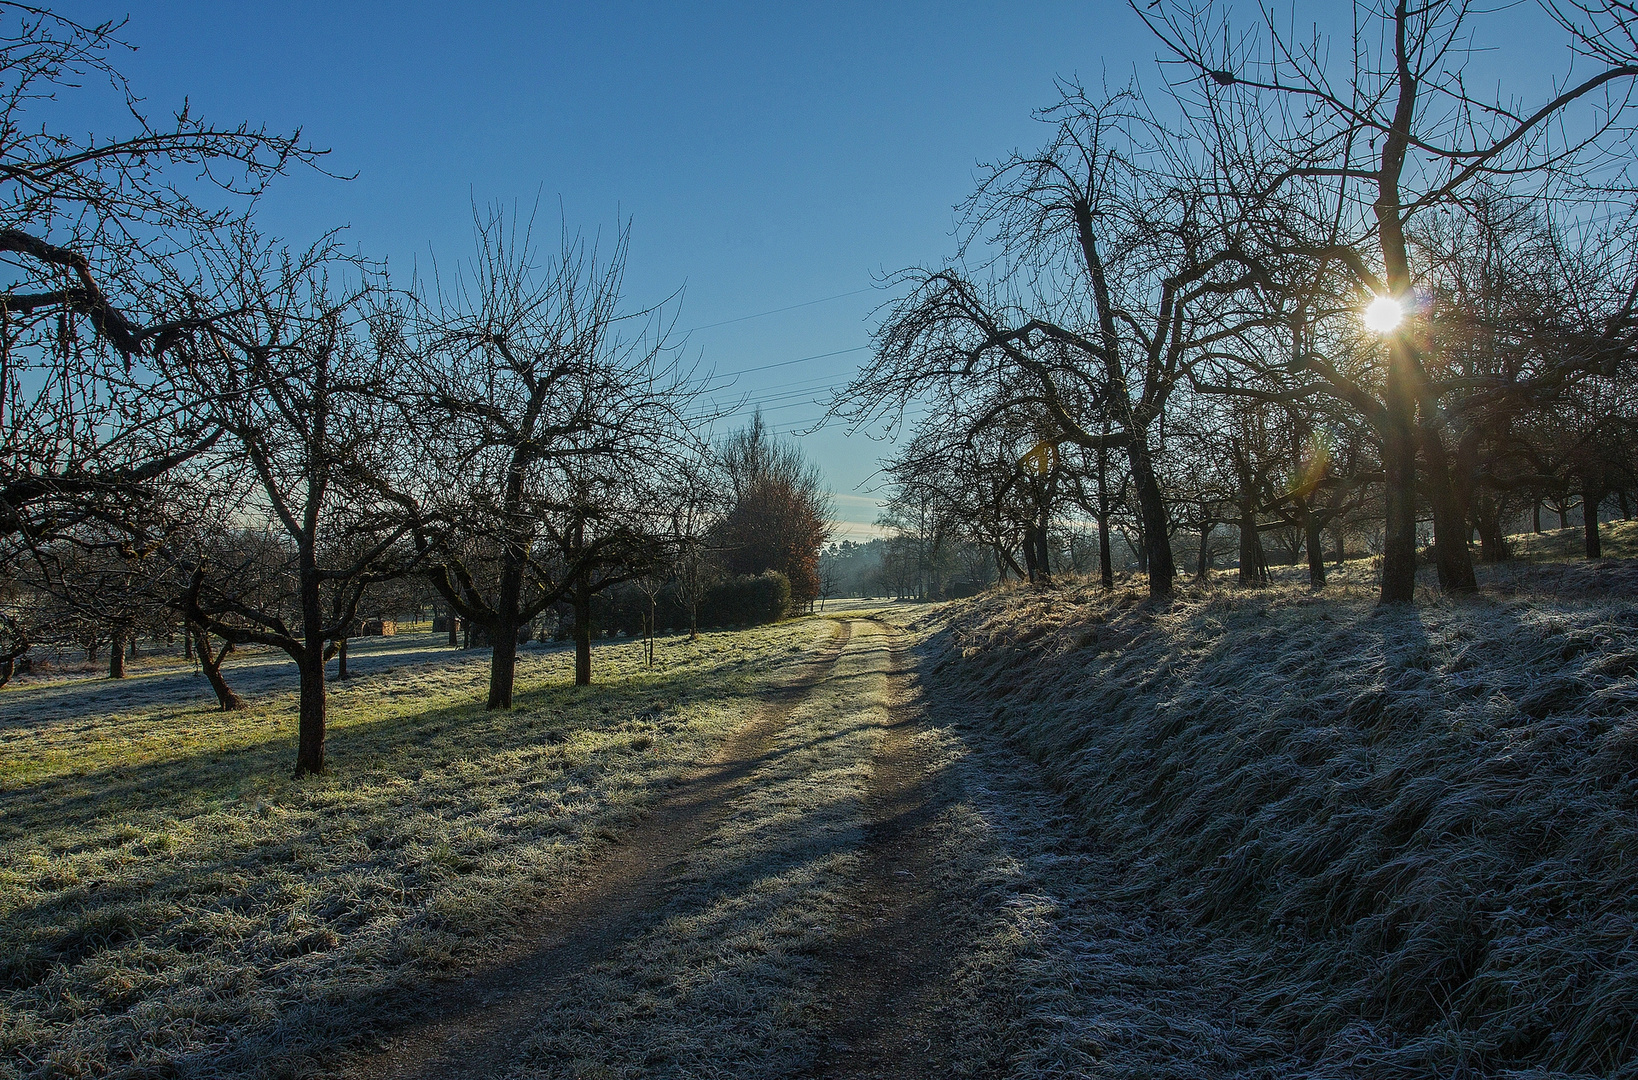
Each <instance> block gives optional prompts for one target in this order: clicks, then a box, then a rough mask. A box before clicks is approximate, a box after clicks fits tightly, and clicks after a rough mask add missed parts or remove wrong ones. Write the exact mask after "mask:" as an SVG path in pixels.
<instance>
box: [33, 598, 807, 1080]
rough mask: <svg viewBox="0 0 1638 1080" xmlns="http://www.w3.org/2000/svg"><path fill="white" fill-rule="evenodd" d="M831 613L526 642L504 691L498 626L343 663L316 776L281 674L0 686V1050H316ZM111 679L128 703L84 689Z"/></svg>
mask: <svg viewBox="0 0 1638 1080" xmlns="http://www.w3.org/2000/svg"><path fill="white" fill-rule="evenodd" d="M828 633H829V630H828V626H827V625H826V624H825V623H823V622H821V621H819V620H805V621H799V622H793V623H788V624H784V625H780V626H776V627H769V628H764V629H759V630H753V631H742V632H737V633H733V634H708V635H706V636H705V637H704V638H703V639H702V640H701V641H700V642H699V643H697V644H695V645H689V644H686V643H684V642H683V641H682V639H681V638H678V639H672V640H664V641H662V642H661V643H660V657H661V661H662V666H661V667H660V668H659V669H657V670H655V671H653V672H650V671H648V670H646V669H644V668H642V667H641V666H640V662H639V648H640V646H639V645H637V644H635V643H633V644H622V645H609V646H604V647H600V648H599V649H598V652H597V661H596V662H597V665H598V676H599V678H600V679H602V680H604V684H603V685H601V686H598V687H594V688H592V689H590V690H589V691H587V690H581V691H576V690H574V689H573V688H572V687H570V686H568V685H566V684H567V683H568V681H569V677H570V672H571V670H572V669H571V665H572V656H571V655H569V654H567V653H564V652H552V653H531V654H528V655H526V656H525V658H524V659H523V661H522V663H521V667H520V672H519V686H520V693H519V695H518V708H516V709H515V710H513V711H512V712H511V713H486V712H484V711H483V709H482V708H481V701H482V689H483V687H484V685H485V680H486V678H487V653H483V654H481V655H480V654H474V655H471V656H470V657H469V658H466V659H461V660H458V661H452V660H450V659H449V654H447V653H445V654H444V656H443V658H442V659H440V660H436V661H432V662H425V663H408V664H402V665H399V666H396V667H387V668H380V667H378V669H377V670H376V671H374V673H372V674H368V675H366V676H365V677H363V678H360V679H358V680H356V681H353V682H350V683H348V684H344V685H340V686H337V687H336V688H335V690H334V693H333V696H332V699H331V700H332V706H331V710H332V711H331V736H330V747H329V749H330V760H331V763H332V768H331V771H330V772H329V773H328V774H327V775H325V776H323V777H321V778H317V779H308V780H304V781H295V780H291V779H289V769H290V762H291V758H292V755H293V752H294V749H293V748H294V740H295V725H294V695H293V693H291V692H289V691H281V692H278V693H269V694H265V695H262V696H260V697H257V698H255V699H253V701H252V707H251V708H250V709H248V710H247V711H245V712H241V713H231V714H223V713H218V712H215V711H213V710H211V709H210V708H209V707H208V704H207V702H206V701H205V697H208V694H207V693H206V692H205V691H204V689H203V687H202V686H199V687H194V688H193V689H192V691H191V694H190V696H189V700H186V701H177V700H165V697H166V695H164V694H157V695H156V694H154V693H145V692H142V691H141V687H142V685H143V681H144V678H143V677H138V678H135V679H132V680H127V683H128V686H119V684H108V683H106V682H101V683H96V682H85V683H78V682H74V681H56V682H44V683H36V684H27V683H25V684H23V685H19V686H16V687H13V688H7V689H6V690H5V691H0V711H3V712H4V713H5V714H6V716H5V718H4V719H3V720H0V992H3V995H4V996H3V997H0V1076H5V1077H19V1076H46V1075H50V1076H75V1075H104V1074H107V1073H113V1074H115V1075H159V1074H162V1073H163V1074H166V1075H171V1074H190V1073H195V1072H197V1073H201V1074H213V1075H220V1074H259V1075H297V1074H300V1073H302V1072H304V1071H305V1070H306V1068H307V1066H306V1064H305V1063H306V1062H308V1061H309V1060H311V1057H312V1055H315V1054H319V1053H323V1052H326V1051H328V1050H330V1049H332V1048H333V1047H334V1046H336V1045H337V1044H338V1043H340V1042H343V1041H345V1040H346V1039H347V1038H348V1037H349V1036H351V1035H352V1034H354V1032H355V1029H356V1028H357V1026H358V1024H359V1021H360V1019H361V1018H363V1017H366V1016H369V1015H370V1014H371V1013H372V1011H373V1010H375V1009H378V1008H379V1007H380V1005H381V1004H382V1002H384V1001H388V1000H390V999H391V997H392V995H394V994H395V993H396V992H398V991H399V990H401V989H402V988H405V987H410V986H414V985H415V984H417V983H418V982H421V981H423V980H424V979H426V978H427V977H428V976H429V975H436V974H438V973H440V972H447V971H449V970H451V969H453V968H457V967H459V966H460V965H462V964H463V963H465V962H467V961H470V960H472V959H474V958H476V956H477V955H478V954H479V953H480V952H481V951H482V950H484V949H486V948H492V947H494V946H495V944H496V943H497V942H498V941H502V940H504V939H505V938H506V936H507V935H508V932H509V930H510V929H511V928H512V927H513V926H515V924H516V921H517V919H518V918H519V916H520V915H521V914H522V913H524V912H526V911H527V910H528V909H529V908H530V906H531V902H532V900H531V898H532V896H533V895H534V892H535V890H536V889H537V887H538V884H539V883H542V882H549V881H551V880H553V879H554V878H555V877H556V876H558V875H561V874H562V873H564V872H565V871H566V870H567V869H569V868H571V867H572V866H573V865H574V864H575V863H576V862H578V861H580V860H583V859H584V858H586V857H587V856H588V854H589V853H590V852H592V851H594V850H595V849H596V848H597V847H598V846H599V845H600V844H601V843H603V842H606V841H607V840H608V839H610V838H613V837H615V836H617V835H618V834H619V832H620V831H621V830H622V828H624V827H625V826H626V825H628V824H629V823H630V822H631V821H632V820H633V819H634V818H635V817H636V816H637V815H639V814H640V813H641V811H642V810H643V808H644V807H645V806H646V805H648V804H649V803H650V802H651V801H652V800H653V799H654V798H656V797H657V796H658V794H659V792H660V791H662V790H663V789H664V788H665V786H666V785H667V784H668V782H669V781H670V780H671V779H672V778H673V777H675V776H676V775H678V773H679V772H680V771H681V770H682V769H683V768H685V767H686V766H687V765H689V764H691V763H693V762H696V761H699V760H702V759H704V758H707V757H709V756H710V754H711V752H712V749H713V747H715V745H716V744H717V743H718V742H720V740H721V739H722V738H723V737H724V736H725V735H726V733H727V732H729V731H730V730H732V729H733V728H734V727H736V726H737V725H738V724H739V722H740V721H741V720H743V719H744V717H745V716H746V715H747V711H748V710H749V709H751V708H753V707H754V706H755V695H756V694H757V692H758V691H759V690H761V689H762V688H764V687H765V686H766V685H767V683H768V681H769V680H770V679H772V678H775V677H778V676H779V675H781V674H783V673H784V672H785V670H786V665H785V663H784V661H785V660H786V659H787V658H790V659H793V660H796V659H800V658H801V657H802V656H804V655H807V654H809V653H810V652H811V648H812V647H813V645H814V644H815V642H816V641H817V640H820V639H821V638H822V637H823V636H825V635H828ZM429 644H430V642H429ZM361 652H365V653H367V650H361ZM255 662H258V661H257V659H256V658H247V660H246V664H247V667H246V669H245V670H246V671H247V672H248V671H250V670H251V669H250V667H249V665H250V664H253V663H255ZM171 677H172V678H175V677H176V676H174V675H173V676H171ZM110 685H113V686H115V687H117V692H119V693H126V694H128V695H129V696H130V700H131V701H132V702H134V704H132V705H131V706H130V707H129V708H126V709H124V710H113V711H103V710H100V709H96V708H91V709H81V708H76V707H74V705H73V699H72V695H74V694H76V693H87V694H89V693H91V692H92V690H93V689H97V688H101V687H108V686H110ZM82 687H83V688H84V689H83V690H82V689H81V688H82ZM171 696H172V697H174V696H175V695H171ZM156 697H157V698H158V699H159V700H155V698H156ZM48 699H49V700H50V702H51V707H49V708H48V707H47V706H46V705H45V704H44V702H46V701H47V700H48ZM91 700H92V701H93V702H97V701H99V700H105V699H99V698H96V697H93V698H92V699H91ZM474 703H476V704H474Z"/></svg>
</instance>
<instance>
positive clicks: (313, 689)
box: [296, 641, 325, 777]
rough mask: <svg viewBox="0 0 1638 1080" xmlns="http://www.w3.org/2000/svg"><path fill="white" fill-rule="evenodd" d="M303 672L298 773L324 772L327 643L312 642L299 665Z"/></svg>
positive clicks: (297, 744) (300, 670) (316, 773)
mask: <svg viewBox="0 0 1638 1080" xmlns="http://www.w3.org/2000/svg"><path fill="white" fill-rule="evenodd" d="M298 670H299V672H300V675H301V705H300V710H301V712H300V717H301V718H300V721H299V723H298V726H297V737H296V775H297V776H298V777H300V776H306V775H309V774H311V775H314V776H316V775H318V774H319V773H321V772H323V771H324V706H325V687H324V646H323V642H317V643H315V642H311V641H310V642H308V644H307V648H306V649H304V650H303V652H302V656H301V660H300V662H299V664H298Z"/></svg>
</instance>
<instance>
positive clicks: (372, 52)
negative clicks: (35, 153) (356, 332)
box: [59, 0, 1157, 535]
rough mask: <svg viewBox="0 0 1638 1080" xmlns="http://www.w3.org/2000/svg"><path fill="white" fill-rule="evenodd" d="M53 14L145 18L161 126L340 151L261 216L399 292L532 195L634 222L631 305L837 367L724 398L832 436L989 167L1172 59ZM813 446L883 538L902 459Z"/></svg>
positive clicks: (1046, 39) (504, 21) (297, 15)
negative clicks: (888, 460) (901, 275)
mask: <svg viewBox="0 0 1638 1080" xmlns="http://www.w3.org/2000/svg"><path fill="white" fill-rule="evenodd" d="M59 8H60V10H62V11H63V12H64V13H66V14H72V15H74V16H75V17H78V18H81V19H83V20H92V21H95V20H99V19H103V18H110V17H114V18H117V17H120V16H123V15H126V14H129V16H130V22H129V24H128V26H127V27H126V29H125V31H124V36H125V37H126V38H127V40H129V41H130V42H131V43H133V44H135V45H137V46H138V47H139V48H138V51H137V52H135V53H134V54H131V55H129V56H127V57H125V58H123V59H122V60H121V61H120V66H121V67H122V68H123V69H124V70H125V72H126V73H127V74H128V75H129V76H130V77H131V80H132V82H133V84H134V86H135V88H136V89H137V91H138V92H139V93H141V94H143V95H144V96H145V97H146V98H147V100H148V103H149V106H150V108H151V109H152V110H153V111H154V112H163V111H166V110H170V109H174V108H176V107H178V106H179V105H180V103H181V101H182V99H183V98H184V97H187V98H189V99H191V102H192V106H193V108H194V109H195V110H196V111H198V112H201V113H203V114H204V115H206V116H208V117H210V118H213V119H216V120H218V121H232V122H238V121H240V120H247V121H251V122H253V123H258V124H259V123H264V122H265V123H267V124H268V125H270V126H272V127H274V128H279V129H285V130H288V129H291V128H295V127H298V126H299V127H301V128H302V129H303V131H304V132H305V134H306V136H307V137H308V138H309V139H310V140H311V141H312V142H313V143H314V144H316V145H319V146H324V147H329V148H331V149H332V150H333V153H332V154H331V156H330V158H329V159H328V167H329V168H330V169H331V170H332V171H334V172H336V173H338V174H344V175H349V176H355V178H354V179H350V180H345V181H343V180H336V179H330V178H326V177H322V176H315V175H299V176H295V177H292V178H289V179H286V180H284V181H281V182H280V183H279V184H278V185H277V186H276V188H275V189H274V190H273V191H272V192H271V193H270V194H269V196H268V197H267V198H266V201H265V203H264V205H263V207H262V220H263V222H264V227H265V228H266V229H267V230H268V231H270V232H273V233H275V234H278V235H280V236H283V237H285V238H287V239H289V240H291V241H292V242H298V243H299V242H304V241H307V240H311V239H313V238H315V237H316V236H317V235H318V234H319V233H321V232H323V231H324V230H326V229H330V228H333V227H337V226H346V227H347V229H348V235H349V237H350V238H351V240H352V241H353V242H355V243H356V244H357V245H358V246H359V247H360V248H361V249H362V250H363V251H364V252H365V253H367V254H370V255H373V256H376V257H386V258H388V259H390V262H391V264H392V266H393V268H394V270H395V272H397V273H406V272H407V271H408V270H409V268H410V267H411V266H412V264H415V263H417V262H419V264H420V265H421V266H423V267H425V266H426V265H427V260H428V257H429V254H431V253H436V254H437V256H438V257H439V258H440V259H441V260H445V259H454V258H458V257H460V256H461V255H463V254H465V252H466V251H467V250H468V248H469V246H470V236H471V233H470V229H471V211H470V208H471V205H472V203H473V202H474V201H476V202H478V203H480V204H488V203H492V202H497V201H500V202H506V203H511V202H521V203H523V204H525V206H527V205H530V204H533V203H534V201H535V200H536V199H537V197H538V198H539V199H540V200H541V202H542V207H543V213H544V214H545V215H547V217H548V219H549V221H548V224H550V225H555V217H556V215H557V212H558V206H559V204H560V202H561V206H562V209H563V213H564V214H565V216H566V219H567V221H568V222H569V224H570V225H571V227H580V228H584V229H586V230H588V231H592V230H596V229H598V228H602V229H604V230H605V231H607V230H608V229H610V228H611V227H612V226H613V225H614V223H615V222H616V220H617V219H619V218H621V217H629V218H630V220H631V225H632V247H631V256H630V267H629V271H628V276H627V292H628V296H629V297H630V299H631V300H632V301H633V302H634V303H637V304H644V303H652V302H655V301H658V300H661V299H663V298H664V297H666V296H668V295H670V294H672V293H673V292H674V291H676V290H677V289H679V288H684V289H685V293H684V297H683V307H682V313H681V318H680V321H679V324H678V325H679V326H680V327H683V328H694V327H700V328H701V329H697V330H694V331H693V332H692V333H691V334H690V335H689V337H688V345H689V349H690V351H691V354H692V355H694V356H696V357H698V358H699V359H700V360H701V361H702V362H703V364H704V365H705V366H706V367H714V368H715V369H716V370H717V371H719V372H733V371H741V370H744V369H748V368H757V367H762V366H765V365H770V364H779V363H782V362H784V361H789V360H795V359H798V358H802V357H810V356H817V355H818V354H836V355H829V356H822V357H820V358H818V359H813V360H804V361H802V362H800V363H794V364H787V365H784V366H780V367H777V368H773V369H771V370H763V371H756V372H750V373H748V374H745V375H742V376H740V377H739V378H738V379H737V381H736V382H735V383H734V385H733V389H732V391H731V392H730V396H733V395H743V396H745V397H746V398H748V399H749V400H750V401H751V402H756V401H763V402H765V406H766V409H767V418H768V419H769V421H770V422H771V423H773V425H774V426H775V427H776V428H779V429H791V428H800V427H801V426H802V424H803V422H805V421H811V420H813V419H815V418H817V416H818V415H819V413H820V411H821V410H820V409H819V407H818V406H816V405H814V404H812V402H813V401H814V400H815V399H816V398H818V397H821V396H823V394H824V391H825V389H826V387H827V386H830V385H835V384H839V383H842V382H845V381H846V379H847V377H848V375H849V374H851V372H852V371H853V370H854V369H855V367H856V366H857V364H858V363H859V362H860V360H861V359H863V358H864V357H865V356H866V355H867V354H866V352H865V351H864V350H863V346H865V345H866V344H867V342H868V340H869V332H870V327H871V312H872V311H873V310H874V309H875V308H876V307H877V306H878V305H880V304H881V303H883V302H884V301H885V300H886V299H887V294H885V293H884V292H882V291H881V290H880V289H879V288H878V287H877V282H878V279H879V278H880V276H881V275H883V274H884V273H890V272H892V271H894V270H897V269H899V268H902V267H905V266H907V265H912V264H917V263H927V262H936V261H938V260H940V259H942V258H944V257H945V256H947V255H948V254H949V253H950V251H951V250H952V248H953V244H954V241H953V238H952V235H951V229H952V225H953V215H952V211H951V207H952V205H953V204H954V203H955V202H957V201H958V200H959V199H960V198H961V197H962V196H964V195H965V194H966V193H967V192H968V191H969V190H970V189H971V186H972V181H973V176H974V173H975V167H976V165H977V163H978V162H979V161H980V160H983V159H988V158H994V157H997V156H1000V155H1002V154H1004V153H1006V152H1007V151H1008V150H1010V149H1012V148H1014V147H1018V146H1028V145H1031V144H1033V143H1035V142H1036V141H1038V139H1039V138H1040V132H1039V131H1038V130H1037V129H1036V125H1034V124H1033V122H1032V121H1031V119H1030V110H1031V109H1032V108H1034V107H1036V106H1040V105H1044V104H1047V103H1049V102H1050V101H1051V100H1052V98H1053V96H1054V89H1053V83H1054V79H1055V78H1056V77H1059V76H1071V77H1073V76H1078V77H1079V78H1081V79H1083V80H1085V81H1088V82H1094V83H1095V82H1098V81H1100V80H1101V79H1103V78H1104V77H1105V74H1106V73H1107V77H1108V79H1109V80H1110V81H1111V82H1115V83H1122V82H1125V81H1126V80H1127V79H1128V78H1129V77H1130V76H1131V74H1132V72H1133V71H1134V70H1140V71H1141V73H1142V74H1143V76H1144V77H1145V79H1148V78H1149V77H1150V76H1151V75H1152V72H1153V68H1152V61H1153V58H1154V56H1155V54H1156V51H1157V49H1156V43H1155V42H1154V41H1153V40H1152V39H1151V38H1150V37H1149V36H1148V33H1147V31H1146V30H1145V29H1144V28H1143V26H1142V25H1141V23H1139V22H1138V20H1137V19H1136V18H1135V16H1133V15H1132V13H1131V12H1130V10H1129V9H1128V8H1127V6H1126V5H1125V4H1124V3H1116V2H1109V0H1091V2H1081V3H1058V2H1040V3H1015V4H979V3H943V4H934V3H895V4H884V3H870V4H863V3H860V4H849V3H832V4H824V5H812V6H809V7H802V8H799V7H796V6H794V5H785V4H688V5H682V4H675V5H662V4H636V3H631V4H585V3H582V4H546V3H540V4H525V3H500V2H497V3H489V4H475V3H467V4H452V3H448V2H447V0H446V2H444V3H437V4H434V3H417V2H401V3H373V2H372V3H364V2H357V3H348V2H344V0H333V2H330V3H308V2H295V3H292V2H284V3H278V4H247V3H224V2H220V0H218V2H214V3H204V2H197V0H144V2H143V3H141V4H132V3H130V2H129V0H127V2H125V3H102V2H99V0H74V2H72V3H63V4H61V5H59ZM813 301H820V302H818V303H813ZM794 305H804V306H800V307H794ZM785 308H792V310H784V311H779V312H778V313H776V314H767V315H762V314H761V313H764V312H771V311H775V310H776V309H785ZM746 316H760V317H756V318H746ZM844 350H851V351H844ZM802 445H803V447H804V449H805V450H807V451H808V452H809V454H810V455H811V456H812V457H813V458H814V459H815V460H817V461H818V462H819V464H820V466H821V467H822V468H823V470H824V472H825V474H826V476H827V477H828V479H829V482H830V484H831V486H832V488H833V489H834V490H835V491H836V492H837V493H838V508H839V510H840V514H839V516H840V517H842V518H843V519H844V520H845V521H851V522H852V523H853V524H854V525H855V526H857V525H860V524H863V523H868V522H869V521H870V520H872V519H873V518H874V517H875V513H876V511H875V509H874V498H873V497H872V496H871V494H870V489H871V481H870V477H871V475H872V473H873V472H874V470H875V467H876V461H877V459H878V458H879V457H881V456H882V455H883V454H884V452H885V450H886V448H885V446H884V444H883V443H881V442H879V441H871V440H869V439H865V438H862V437H859V436H854V437H852V438H849V437H847V436H846V435H845V434H844V433H843V432H842V431H840V430H835V429H827V430H823V431H820V432H818V433H816V434H811V435H807V436H805V437H803V439H802ZM844 531H846V530H844ZM853 531H854V533H855V535H856V534H857V532H858V530H857V529H854V530H853Z"/></svg>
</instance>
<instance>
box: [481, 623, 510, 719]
mask: <svg viewBox="0 0 1638 1080" xmlns="http://www.w3.org/2000/svg"><path fill="white" fill-rule="evenodd" d="M484 629H485V630H486V631H487V632H488V634H489V644H490V645H491V646H492V647H493V652H491V653H490V657H489V700H488V701H487V702H486V703H485V704H484V708H486V709H510V708H511V707H512V686H513V684H514V683H515V682H516V681H517V672H518V624H517V620H516V617H513V618H511V619H507V618H506V617H505V616H504V615H503V616H502V617H501V621H499V622H496V623H490V624H488V625H487V626H485V627H484Z"/></svg>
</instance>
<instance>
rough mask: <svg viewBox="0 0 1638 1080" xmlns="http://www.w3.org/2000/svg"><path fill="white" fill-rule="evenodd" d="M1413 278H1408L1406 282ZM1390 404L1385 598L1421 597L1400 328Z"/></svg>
mask: <svg viewBox="0 0 1638 1080" xmlns="http://www.w3.org/2000/svg"><path fill="white" fill-rule="evenodd" d="M1407 284H1408V283H1407ZM1388 353H1389V357H1388V380H1387V393H1386V394H1385V395H1384V396H1385V397H1386V399H1387V400H1386V402H1385V404H1386V406H1387V408H1386V410H1385V414H1384V416H1383V420H1382V426H1383V430H1382V471H1383V474H1384V475H1383V501H1384V503H1385V504H1386V505H1385V513H1384V515H1383V516H1384V518H1385V521H1384V523H1383V535H1382V594H1381V600H1382V603H1384V604H1408V603H1410V602H1411V601H1413V600H1414V599H1415V598H1416V431H1415V407H1416V406H1415V396H1414V395H1413V393H1412V392H1411V387H1410V385H1409V384H1410V380H1411V377H1412V376H1411V365H1412V364H1413V363H1414V362H1415V361H1414V360H1413V358H1412V357H1411V356H1410V345H1409V344H1408V343H1407V342H1406V341H1405V340H1404V337H1403V335H1402V334H1396V335H1395V336H1394V338H1393V340H1392V342H1391V344H1390V345H1389V349H1388Z"/></svg>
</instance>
